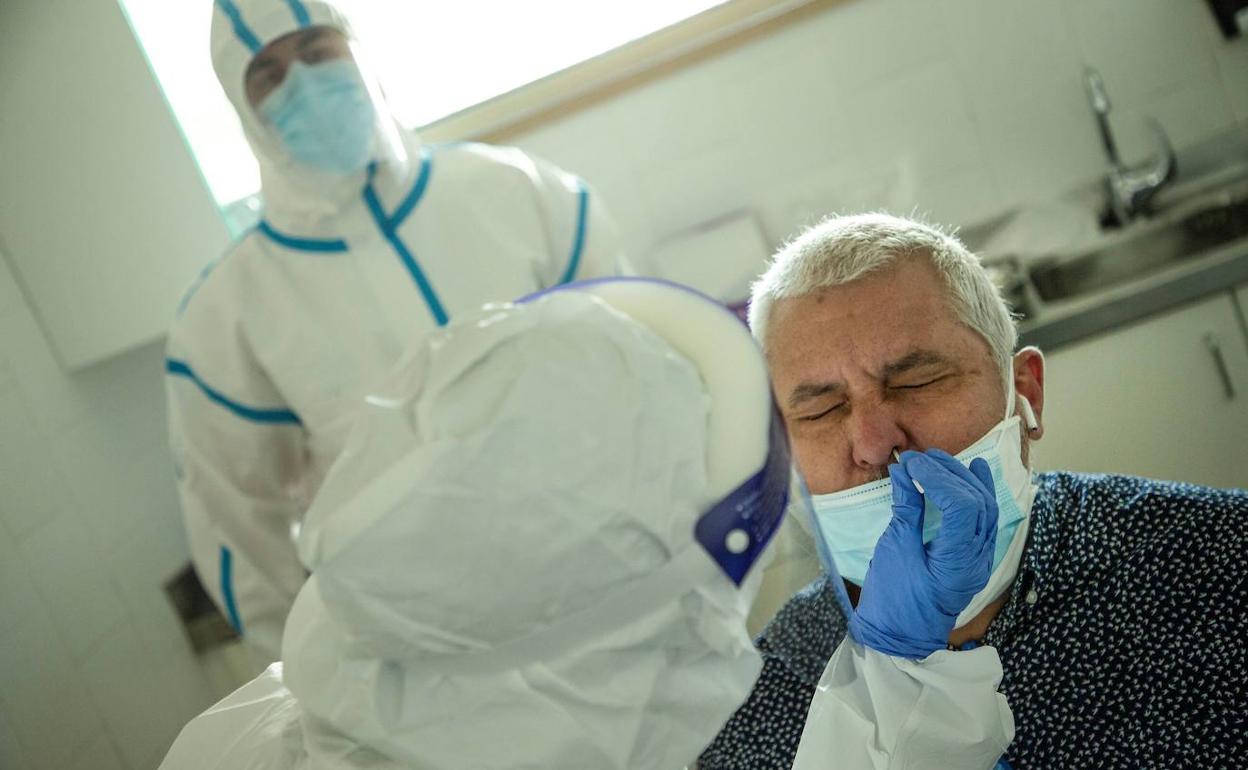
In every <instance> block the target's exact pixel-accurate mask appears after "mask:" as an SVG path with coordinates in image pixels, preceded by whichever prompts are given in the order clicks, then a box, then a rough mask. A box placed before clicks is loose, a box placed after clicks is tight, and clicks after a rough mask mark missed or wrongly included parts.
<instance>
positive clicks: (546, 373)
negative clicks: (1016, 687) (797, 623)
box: [161, 279, 1000, 770]
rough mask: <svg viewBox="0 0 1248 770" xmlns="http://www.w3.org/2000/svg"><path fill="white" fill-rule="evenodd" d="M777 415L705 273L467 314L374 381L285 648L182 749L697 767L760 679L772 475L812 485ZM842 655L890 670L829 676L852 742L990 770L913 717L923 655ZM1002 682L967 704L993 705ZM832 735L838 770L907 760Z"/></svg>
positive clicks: (276, 758) (225, 754) (428, 761)
mask: <svg viewBox="0 0 1248 770" xmlns="http://www.w3.org/2000/svg"><path fill="white" fill-rule="evenodd" d="M604 298H605V299H606V300H607V302H604V301H603V300H604ZM608 302H609V304H608ZM625 313H627V315H625ZM712 316H716V317H712ZM640 318H644V319H645V321H644V324H645V325H644V326H643V325H642V323H640V322H639V320H638V319H640ZM656 332H658V334H656ZM695 346H700V347H701V348H702V350H701V351H700V352H698V353H695V352H694V350H693V348H694V347H695ZM773 414H774V413H773V408H772V405H771V396H770V390H769V384H768V381H767V375H766V372H765V367H764V364H763V360H762V356H761V354H760V353H759V351H758V350H757V348H756V347H754V342H753V339H752V337H750V335H749V332H748V331H747V330H746V329H745V327H744V326H743V325H741V324H739V323H738V322H737V321H736V319H735V318H734V317H733V316H731V315H730V314H729V313H728V312H727V311H725V310H724V309H723V308H721V307H718V306H716V305H714V303H712V302H710V301H709V300H705V299H704V298H701V297H699V296H697V295H694V294H693V293H691V292H689V291H688V290H686V289H683V288H676V287H673V286H671V285H666V284H656V283H654V282H651V281H644V280H636V279H634V280H617V281H605V282H598V283H593V282H591V284H589V285H578V286H576V287H572V288H569V289H563V290H559V291H555V292H552V293H550V294H548V295H546V296H544V297H541V298H539V299H536V300H534V301H532V302H527V303H524V304H521V305H515V306H506V307H499V308H496V309H492V310H486V311H484V312H483V313H482V314H481V315H479V316H477V317H476V318H474V319H467V318H465V319H462V320H461V322H460V323H457V324H455V325H453V326H452V327H451V328H450V329H448V330H447V331H444V332H440V333H438V334H436V335H435V336H434V337H433V338H432V339H431V340H430V341H429V342H427V343H426V344H425V345H423V346H422V347H420V348H419V349H417V350H416V351H414V353H413V355H412V356H410V357H409V358H408V359H406V360H405V362H404V363H403V364H402V365H401V366H400V367H399V368H398V369H397V370H396V373H395V375H394V376H393V377H392V378H391V379H390V380H389V381H388V382H387V384H386V385H385V386H384V387H381V388H380V389H379V391H378V393H377V395H374V396H372V397H370V398H369V400H368V406H366V407H365V409H364V410H363V411H362V413H361V416H360V421H359V423H358V424H357V426H356V427H355V429H354V430H353V431H352V434H351V437H350V439H349V440H348V443H347V447H346V449H345V450H344V452H343V454H342V457H341V458H340V460H339V461H338V463H337V464H336V465H335V466H334V468H333V470H332V471H331V472H330V474H329V476H328V478H327V479H326V482H325V484H324V487H323V488H322V491H321V494H320V495H319V496H318V498H317V501H316V503H315V504H314V506H313V507H312V509H311V510H310V511H309V513H308V516H307V519H306V522H305V525H304V528H303V532H302V534H301V537H300V541H299V549H300V553H301V555H302V556H303V558H304V560H305V562H306V563H307V564H308V565H309V566H310V567H311V569H312V576H311V578H310V579H309V580H308V581H307V583H306V584H305V585H304V587H303V589H302V590H301V592H300V594H299V597H298V599H297V601H296V603H295V607H294V609H293V610H292V612H291V615H290V620H289V622H288V624H287V627H286V634H285V639H284V645H283V659H284V664H283V663H278V664H274V665H273V666H271V667H270V668H269V669H268V670H267V671H266V672H264V673H263V674H261V675H260V676H259V677H258V678H257V679H255V680H253V681H252V682H251V683H249V684H247V685H245V686H244V687H243V688H241V689H240V690H239V691H237V692H236V693H234V694H233V695H231V696H229V697H227V698H226V699H225V700H223V701H221V702H220V703H218V704H217V705H216V706H214V707H212V708H211V709H209V710H208V711H207V712H205V713H204V714H203V715H201V716H199V717H197V718H196V719H195V720H193V721H192V722H191V723H190V724H189V725H187V727H186V728H185V729H184V730H183V731H182V734H181V735H180V736H179V738H178V739H177V741H176V742H175V743H174V745H173V747H172V749H171V750H170V752H169V754H168V755H167V757H166V758H165V761H164V763H163V764H162V765H161V767H162V768H165V769H167V770H192V769H194V770H204V769H207V768H238V769H241V770H246V769H248V768H274V769H277V770H282V769H284V768H422V769H447V770H449V769H450V768H454V769H455V770H466V769H471V770H480V769H485V768H494V769H499V770H501V769H503V768H508V769H519V768H544V769H546V770H571V769H572V768H576V769H577V770H581V769H583V768H595V769H599V768H602V769H611V768H638V769H642V768H644V769H646V770H650V769H653V770H668V769H672V770H675V769H676V768H681V767H684V766H686V765H687V764H689V763H690V762H692V760H693V759H694V758H695V757H696V756H697V755H698V753H700V751H701V750H702V748H703V747H704V746H705V745H707V744H708V743H709V742H710V741H711V739H712V738H713V737H714V736H715V734H716V733H717V732H718V731H719V729H720V728H721V727H722V725H723V723H724V722H725V721H726V720H727V719H728V717H729V716H731V714H732V713H733V711H735V709H736V707H737V706H738V705H739V704H740V703H741V702H742V701H743V700H744V699H745V697H746V695H747V694H748V693H749V691H750V689H751V687H752V685H753V682H754V680H755V678H756V677H757V674H758V671H759V669H760V660H759V658H758V655H757V652H756V651H755V650H754V648H753V646H752V644H751V643H750V640H749V638H748V636H747V634H746V631H745V618H746V615H747V612H748V608H749V606H750V603H751V601H752V600H753V598H754V595H755V593H756V592H757V589H758V584H759V582H760V577H761V573H762V567H763V566H764V564H765V562H766V559H767V558H768V556H769V550H768V545H769V543H770V542H771V535H774V532H775V529H776V527H778V526H779V522H780V520H781V514H782V512H783V510H784V499H783V497H781V498H780V499H779V500H778V502H777V498H776V497H775V496H774V495H773V494H771V493H772V492H774V490H775V487H774V486H768V484H767V483H766V479H773V480H774V478H775V477H776V474H775V472H774V471H775V469H776V468H777V467H779V468H780V470H781V471H782V473H781V478H782V484H783V485H784V486H787V485H788V477H789V470H788V454H787V442H784V440H783V438H782V436H783V431H782V429H781V430H780V435H781V438H780V440H779V441H777V438H776V427H777V425H778V422H773V421H772V420H773ZM777 458H780V459H781V460H782V462H781V463H777V462H776V460H777ZM760 467H761V470H760ZM760 479H763V481H759V480H760ZM723 503H728V505H723ZM725 509H728V510H731V511H736V512H740V511H741V510H743V509H745V510H747V511H749V512H750V515H752V516H754V517H755V518H754V519H753V523H752V524H747V525H744V527H745V529H748V530H749V532H750V534H749V536H748V537H745V536H743V535H742V533H741V532H740V531H739V530H733V531H731V532H728V534H727V536H726V537H725V538H724V543H725V544H726V545H727V546H728V548H727V551H723V550H721V551H719V552H718V553H719V555H718V556H716V555H713V554H714V553H715V552H714V551H713V549H712V548H711V547H704V544H705V543H707V542H708V541H707V540H705V539H703V538H702V528H701V524H702V523H703V522H704V521H705V520H706V519H708V518H710V516H711V515H712V514H715V515H719V514H720V513H722V512H723V511H724V510H725ZM708 511H709V512H708ZM704 512H707V513H704ZM695 522H696V524H695ZM734 536H739V537H743V538H744V539H743V541H742V542H737V543H736V544H735V545H734V544H733V537H734ZM709 542H712V543H713V542H714V541H713V540H712V541H709ZM747 545H748V548H746V546H747ZM742 548H746V550H745V551H744V552H743V555H744V556H745V557H746V558H747V562H746V563H745V569H746V572H745V573H744V577H743V578H742V579H741V582H740V583H739V584H738V582H736V578H733V579H730V578H729V577H728V574H727V568H726V567H725V566H724V565H725V564H726V563H730V562H731V560H732V559H733V558H735V557H734V556H732V555H727V554H728V553H729V552H731V553H733V554H735V553H737V552H740V551H741V549H742ZM757 562H762V563H757ZM845 649H846V648H842V652H843V651H844V650H845ZM837 659H841V660H847V661H848V665H850V666H855V665H856V666H858V668H848V669H845V670H846V671H850V672H862V671H866V670H868V669H866V668H865V667H864V663H863V660H864V659H865V660H866V665H869V666H873V668H870V669H869V670H870V671H871V672H872V678H871V679H870V681H868V682H863V683H860V685H861V686H849V687H841V688H834V689H832V690H831V692H832V693H833V694H834V697H839V698H842V699H844V703H843V704H841V707H842V708H843V718H844V719H845V720H846V721H848V722H850V723H851V724H850V725H849V727H848V728H847V729H845V730H842V731H840V732H839V733H836V735H838V736H840V737H841V738H843V739H847V740H861V739H863V738H864V736H869V734H870V730H871V729H872V728H873V727H876V726H878V728H879V731H880V734H881V735H884V736H888V737H889V738H890V739H891V740H893V741H896V742H897V744H906V745H896V744H895V745H894V746H890V747H886V748H887V749H888V750H890V751H897V752H899V753H902V754H904V753H905V752H906V751H909V752H910V755H912V756H918V757H923V756H929V755H930V756H939V757H941V759H942V760H945V761H952V762H953V764H950V765H939V766H940V767H963V766H966V767H972V766H974V765H973V764H965V763H963V764H959V763H958V759H959V757H960V756H962V755H961V754H959V752H958V750H956V749H965V747H966V743H965V742H963V741H960V740H956V739H954V740H953V741H952V743H953V745H954V746H955V750H954V751H941V752H940V753H939V754H936V753H934V752H933V750H932V749H933V746H935V747H936V749H937V750H939V749H940V747H942V746H943V745H944V744H945V743H948V742H950V739H949V737H948V736H947V735H944V734H942V733H940V731H926V730H913V729H908V728H906V727H904V726H906V725H910V724H911V720H912V719H913V715H914V714H915V713H916V709H915V708H914V703H913V698H911V696H912V695H913V694H914V693H913V692H912V690H913V689H914V688H912V687H911V684H912V680H911V678H909V676H908V675H906V674H899V673H898V672H900V671H902V670H903V669H902V668H901V667H899V666H897V665H892V664H889V662H888V660H887V659H885V657H884V656H882V655H880V654H879V653H876V652H874V651H871V650H864V649H862V648H856V649H855V650H853V656H850V657H845V656H842V655H840V654H839V653H838V656H837ZM982 660H984V661H988V662H995V661H996V659H995V655H994V656H992V657H991V659H990V660H989V659H988V658H982ZM913 665H917V666H922V665H925V664H913ZM969 670H970V669H965V668H964V669H963V673H966V672H967V671H969ZM946 671H947V672H948V671H949V670H948V669H946ZM996 676H997V677H998V678H999V676H1000V666H999V663H998V664H997V666H996ZM990 679H991V676H988V677H978V678H976V679H975V681H974V685H975V686H974V687H970V686H968V687H965V688H963V689H962V690H961V691H960V694H961V695H967V696H969V697H972V698H976V699H978V701H979V702H981V703H982V702H985V701H992V700H993V699H994V698H995V697H996V693H995V685H996V683H995V681H988V680H990ZM936 681H937V680H936V679H935V678H932V679H931V682H936ZM931 695H932V693H930V692H929V693H928V697H930V696H931ZM940 702H941V703H946V701H940ZM919 711H921V709H919ZM824 713H825V715H826V713H827V712H826V711H825V712H824ZM963 713H966V714H968V715H969V716H970V717H971V718H976V717H978V716H979V715H981V714H982V713H983V710H975V709H967V710H965V711H964V712H963ZM976 727H977V726H976V725H973V724H963V725H960V726H959V729H960V730H963V731H974V730H975V729H976ZM832 728H833V730H834V731H835V730H836V729H837V728H836V726H832ZM807 732H808V733H809V732H810V728H808V731H807ZM920 741H922V742H925V743H926V745H925V746H923V745H913V744H917V743H918V742H920ZM907 742H908V743H907ZM832 745H833V748H831V749H830V750H829V751H828V753H827V755H826V759H827V763H826V764H823V765H821V766H823V767H830V768H874V767H885V766H887V765H883V764H878V763H876V762H875V761H874V760H873V759H872V758H871V757H869V756H866V755H865V754H864V753H861V752H848V751H844V750H843V747H836V746H835V744H832ZM970 756H972V757H974V756H977V755H975V754H970ZM908 766H911V767H935V766H936V765H933V764H930V763H926V764H924V763H919V764H913V765H908Z"/></svg>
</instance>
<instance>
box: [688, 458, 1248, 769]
mask: <svg viewBox="0 0 1248 770" xmlns="http://www.w3.org/2000/svg"><path fill="white" fill-rule="evenodd" d="M1038 481H1039V484H1040V488H1039V491H1038V493H1037V495H1036V500H1035V503H1034V504H1033V506H1032V513H1031V516H1032V521H1031V531H1030V534H1029V536H1028V543H1027V545H1026V549H1025V550H1024V552H1023V556H1022V561H1021V563H1020V565H1019V574H1018V578H1017V579H1016V580H1015V583H1014V586H1013V588H1012V589H1011V591H1010V596H1009V598H1008V600H1007V601H1006V604H1005V606H1004V607H1003V608H1002V610H1001V612H1000V614H999V615H998V616H997V617H996V619H995V620H993V622H992V623H991V625H989V627H988V631H987V633H986V634H985V636H984V643H985V644H990V645H992V646H993V647H995V648H996V649H997V651H998V653H999V654H1000V656H1001V663H1002V666H1003V668H1004V674H1005V676H1004V679H1003V681H1002V684H1001V691H1002V692H1003V693H1004V694H1005V696H1006V699H1007V700H1008V701H1009V704H1010V708H1011V709H1012V710H1013V712H1014V719H1015V723H1016V730H1017V731H1016V734H1015V737H1014V742H1013V743H1012V744H1011V745H1010V748H1009V751H1008V752H1007V754H1006V758H1007V759H1008V761H1009V763H1010V765H1011V766H1012V767H1014V768H1016V769H1017V770H1027V769H1028V768H1092V767H1095V768H1176V767H1199V768H1241V767H1242V768H1248V492H1246V491H1244V490H1217V489H1209V488H1205V487H1197V486H1192V485H1188V484H1176V483H1170V482H1159V481H1150V480H1148V479H1140V478H1133V477H1129V476H1099V475H1080V474H1072V473H1044V474H1039V475H1038ZM844 634H845V619H844V617H843V616H842V615H841V612H840V609H839V608H838V605H837V602H836V599H835V595H834V593H833V591H832V590H831V587H830V586H829V585H828V584H827V582H826V581H825V580H823V579H820V580H817V581H815V582H814V583H812V584H811V585H810V586H808V587H807V588H806V589H804V590H803V591H802V592H800V593H798V594H797V595H796V596H794V597H793V598H792V599H791V600H789V602H788V604H786V605H785V607H784V608H783V609H782V610H781V611H780V612H779V613H777V615H776V617H775V619H774V620H772V622H771V623H770V624H769V625H768V626H767V628H766V629H764V631H763V633H762V635H761V636H760V637H759V640H758V646H759V649H760V650H761V652H762V654H763V660H764V665H763V672H762V674H761V676H760V677H759V680H758V683H757V684H756V685H755V687H754V691H753V693H752V694H751V695H750V697H749V699H748V700H747V701H746V702H745V703H744V704H743V705H742V706H741V708H740V709H738V710H737V712H736V714H735V715H734V716H733V717H732V718H731V719H730V720H729V721H728V723H727V724H726V725H725V726H724V729H723V731H722V732H721V733H720V735H719V737H717V738H716V739H715V742H714V743H712V744H711V746H710V747H708V748H707V750H706V751H705V753H704V754H703V755H702V757H701V759H700V760H699V768H700V769H701V770H772V769H773V768H783V769H784V770H788V768H790V767H791V766H792V763H793V756H794V754H795V752H796V751H797V744H798V741H799V740H800V738H801V736H802V728H803V727H804V725H805V721H806V711H807V708H808V707H809V704H810V700H811V696H812V695H813V694H814V690H815V686H816V684H817V683H818V681H819V678H820V676H821V675H822V673H823V668H824V666H825V665H826V664H827V661H828V659H829V658H830V657H831V655H832V652H833V650H834V649H835V648H836V645H837V644H839V642H840V640H841V638H842V637H843V636H844Z"/></svg>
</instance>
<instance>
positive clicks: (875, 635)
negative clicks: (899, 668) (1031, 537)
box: [849, 449, 997, 659]
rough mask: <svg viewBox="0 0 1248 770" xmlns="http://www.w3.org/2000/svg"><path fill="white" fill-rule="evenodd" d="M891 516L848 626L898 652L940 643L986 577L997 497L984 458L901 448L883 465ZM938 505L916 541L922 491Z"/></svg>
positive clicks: (872, 643) (922, 652)
mask: <svg viewBox="0 0 1248 770" xmlns="http://www.w3.org/2000/svg"><path fill="white" fill-rule="evenodd" d="M888 474H889V477H890V478H891V480H892V483H893V518H892V521H890V522H889V524H888V529H886V530H884V534H883V535H881V536H880V539H879V542H878V543H876V546H875V553H874V554H873V555H872V558H871V564H870V566H869V567H868V568H867V576H866V579H865V580H864V581H863V586H862V595H861V598H860V599H859V601H858V607H857V609H856V611H855V612H854V616H853V617H852V618H850V621H849V628H850V633H852V634H853V636H854V638H855V639H857V640H858V641H859V642H861V643H862V644H864V645H866V646H867V647H871V648H873V649H875V650H878V651H880V652H882V653H885V654H887V655H893V656H897V657H903V658H915V659H922V658H926V657H927V656H928V655H930V654H931V653H933V652H935V651H937V650H943V649H944V648H945V645H946V643H947V640H948V638H949V632H950V631H952V630H953V624H954V622H955V620H956V619H957V616H958V613H960V612H961V611H962V610H963V609H965V608H966V606H967V605H968V604H969V603H970V601H971V598H972V597H973V596H975V594H976V593H978V592H980V591H982V590H983V589H984V586H985V585H987V584H988V578H989V576H990V575H991V574H992V557H993V552H994V551H995V549H996V544H997V498H996V492H995V487H994V484H993V481H992V471H991V470H990V469H989V467H988V463H987V462H985V461H984V460H982V459H979V458H976V459H975V460H972V461H971V467H970V468H969V469H968V468H966V467H965V466H963V465H962V463H960V462H958V461H957V460H956V459H955V458H954V457H953V456H952V455H950V454H949V453H947V452H943V451H941V450H939V449H929V450H928V451H927V452H926V453H919V452H904V453H903V454H902V455H901V464H898V465H890V466H889V468H888ZM916 480H917V481H918V482H919V484H921V485H922V487H923V489H924V490H925V491H926V496H927V497H928V498H929V499H930V500H931V502H932V503H933V504H934V505H935V506H936V507H937V508H939V509H940V511H941V514H942V519H941V524H940V529H939V530H938V531H937V533H936V536H935V537H934V538H933V539H932V541H931V542H930V543H928V544H927V545H924V544H923V508H924V495H923V494H920V493H919V491H918V490H917V489H916V488H915V485H914V482H915V481H916Z"/></svg>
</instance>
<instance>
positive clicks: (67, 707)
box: [0, 255, 214, 770]
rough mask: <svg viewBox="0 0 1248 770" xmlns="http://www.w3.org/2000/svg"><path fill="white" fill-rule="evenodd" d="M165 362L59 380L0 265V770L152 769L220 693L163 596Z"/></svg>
mask: <svg viewBox="0 0 1248 770" xmlns="http://www.w3.org/2000/svg"><path fill="white" fill-rule="evenodd" d="M0 257H2V255H0ZM161 358H162V351H161V348H160V346H159V345H156V346H150V347H148V348H144V349H142V350H139V351H135V352H133V353H130V354H127V355H124V356H121V357H119V358H118V359H116V360H114V361H111V362H109V363H106V364H103V365H101V366H98V367H95V368H94V369H91V370H88V371H86V372H83V373H81V374H79V375H76V376H75V377H73V378H70V377H68V376H66V375H65V374H64V373H63V372H62V371H61V370H60V368H59V366H58V365H57V363H56V362H55V361H54V360H53V358H52V356H51V354H50V352H49V348H48V345H47V343H46V341H45V340H44V338H43V336H42V334H41V332H40V330H39V327H38V324H37V322H36V320H35V319H34V317H33V316H32V315H31V312H30V309H29V307H28V306H27V305H26V303H25V302H24V301H23V299H22V295H21V292H20V289H19V287H18V286H17V285H16V284H15V283H14V281H13V278H12V274H11V273H10V271H9V269H8V266H7V262H6V261H5V260H3V259H2V258H0V618H3V622H0V768H4V770H28V769H29V770H34V769H36V768H58V769H63V768H93V769H99V770H114V769H117V770H136V769H140V768H141V769H144V770H146V769H147V768H153V767H155V766H156V764H157V763H158V761H159V758H160V757H161V756H163V753H164V751H165V749H167V748H168V744H169V743H170V742H171V741H172V740H173V738H174V736H175V735H176V732H177V730H178V729H179V728H180V727H181V725H182V724H184V723H185V722H186V721H187V720H188V719H189V718H190V717H191V716H193V715H194V714H195V713H197V712H198V711H201V710H203V709H204V708H206V707H207V706H208V705H209V704H210V703H211V702H212V701H213V700H214V692H213V690H212V688H211V687H210V686H209V685H208V683H207V682H206V681H205V679H204V676H203V673H202V672H201V671H200V669H199V667H198V665H197V664H196V662H195V660H194V658H193V656H192V655H191V653H190V649H189V645H188V644H187V642H186V640H185V638H184V637H183V635H182V632H181V629H180V627H179V625H178V624H177V621H176V619H175V617H174V613H173V610H172V608H171V607H170V606H169V605H168V602H167V601H166V600H165V598H164V596H163V593H162V590H161V584H162V583H163V581H164V580H165V579H167V578H168V577H169V576H170V575H172V574H173V573H174V572H176V571H177V570H178V568H179V567H180V566H181V565H182V564H184V563H185V560H186V546H185V544H184V535H183V531H182V525H181V519H180V517H179V515H178V509H177V504H176V499H175V494H174V488H173V481H172V473H171V470H170V467H169V459H168V456H167V452H166V449H165V427H164V411H163V397H162V390H161V388H162V383H161V377H160V363H161Z"/></svg>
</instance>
